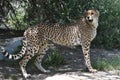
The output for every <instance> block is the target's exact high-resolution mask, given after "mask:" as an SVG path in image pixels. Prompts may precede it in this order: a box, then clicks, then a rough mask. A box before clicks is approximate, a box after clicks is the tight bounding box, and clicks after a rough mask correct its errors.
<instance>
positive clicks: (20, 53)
mask: <svg viewBox="0 0 120 80" xmlns="http://www.w3.org/2000/svg"><path fill="white" fill-rule="evenodd" d="M26 47H27V42H26V40H23V46H22V49H21V51H20V52H19V53H18V54H10V53H9V52H7V51H6V50H5V48H4V47H2V46H0V48H1V51H0V53H2V54H3V55H4V56H5V57H6V58H8V59H12V60H18V59H20V58H22V57H23V55H24V54H25V52H26Z"/></svg>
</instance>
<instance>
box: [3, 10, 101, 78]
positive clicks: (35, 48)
mask: <svg viewBox="0 0 120 80" xmlns="http://www.w3.org/2000/svg"><path fill="white" fill-rule="evenodd" d="M98 19H99V11H98V10H88V11H86V12H85V14H84V15H83V17H82V18H80V19H79V20H77V21H76V22H75V23H72V24H66V25H61V24H38V25H35V26H33V27H29V28H28V29H27V30H26V31H25V32H24V37H23V40H22V42H23V46H22V49H21V51H20V52H19V53H18V54H9V53H8V52H7V51H6V50H5V49H4V48H2V54H3V55H4V56H6V57H7V58H9V59H13V60H17V59H20V58H22V60H21V61H20V62H19V64H20V69H21V71H22V74H23V76H24V77H25V78H28V77H29V76H30V74H28V73H27V71H26V68H25V67H26V64H27V63H28V61H29V60H30V59H31V58H32V57H33V56H37V57H36V59H35V65H36V67H37V68H38V69H39V70H41V71H42V72H49V70H46V69H44V68H43V67H42V65H41V62H42V59H43V57H44V55H45V54H46V51H47V50H48V49H49V48H54V44H58V45H61V46H67V47H74V46H77V45H81V46H82V51H83V54H84V60H85V65H86V67H87V68H88V70H89V71H90V72H96V71H97V70H96V69H93V67H92V66H91V61H90V54H89V52H90V45H91V42H92V40H93V39H94V38H95V36H96V34H97V27H98Z"/></svg>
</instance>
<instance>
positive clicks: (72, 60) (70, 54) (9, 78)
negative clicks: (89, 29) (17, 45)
mask: <svg viewBox="0 0 120 80" xmlns="http://www.w3.org/2000/svg"><path fill="white" fill-rule="evenodd" d="M4 41H5V40H4ZM4 41H3V42H2V43H4ZM9 41H10V40H8V42H9ZM2 43H1V44H2ZM7 44H8V43H7ZM57 49H58V51H59V52H60V53H61V54H62V55H63V56H64V57H65V61H66V62H67V63H66V64H65V65H62V66H60V67H59V68H54V69H51V72H50V73H48V74H44V73H42V72H40V71H39V70H37V69H36V68H30V67H29V66H28V72H29V73H31V75H32V76H31V78H30V79H28V80H120V71H119V70H116V71H98V72H97V73H89V72H85V71H82V70H83V69H85V68H86V67H85V65H84V59H83V55H82V51H81V48H80V49H78V48H77V49H70V48H66V47H58V48H57ZM119 55H120V50H117V49H114V50H104V49H91V61H94V60H96V59H97V58H98V57H99V58H110V57H112V56H119ZM16 62H17V61H11V62H10V61H5V60H1V61H0V80H23V79H24V78H23V77H22V75H21V71H20V69H19V66H16V65H15V64H14V63H16Z"/></svg>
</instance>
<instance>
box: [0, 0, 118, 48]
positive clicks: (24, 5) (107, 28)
mask: <svg viewBox="0 0 120 80" xmlns="http://www.w3.org/2000/svg"><path fill="white" fill-rule="evenodd" d="M16 2H19V3H17V5H18V4H19V6H18V8H21V9H23V10H22V12H23V11H24V12H23V13H22V12H21V10H20V9H18V8H16V6H12V4H11V5H10V6H12V7H10V8H9V7H8V4H10V2H8V1H7V0H4V1H3V2H1V5H2V6H3V7H2V11H4V12H7V11H6V10H5V9H6V7H8V9H12V10H11V12H12V13H13V14H14V13H16V15H15V16H16V18H15V16H10V15H8V16H9V17H11V19H10V20H7V21H9V22H8V23H9V24H11V26H14V25H15V26H14V27H15V29H25V27H26V26H27V27H28V26H30V25H35V24H37V23H41V22H42V23H56V22H57V23H61V24H66V23H71V22H75V21H76V20H77V19H79V18H80V17H81V16H82V15H83V13H84V12H85V10H88V9H98V10H99V11H100V21H99V27H98V35H97V37H96V39H95V40H94V42H93V43H94V44H95V45H94V46H95V47H102V48H120V22H119V21H120V15H119V14H120V9H119V8H120V5H119V4H120V0H85V1H84V0H28V1H25V0H23V1H21V0H20V1H16ZM5 3H6V5H5ZM11 3H15V1H14V2H13V0H11ZM4 7H5V9H4ZM13 9H14V10H15V11H13ZM18 10H19V11H18ZM4 12H3V13H4ZM9 12H10V11H8V13H9ZM6 14H7V13H6ZM2 16H7V15H5V14H2ZM9 17H8V18H9ZM18 22H19V24H18ZM18 26H19V27H18Z"/></svg>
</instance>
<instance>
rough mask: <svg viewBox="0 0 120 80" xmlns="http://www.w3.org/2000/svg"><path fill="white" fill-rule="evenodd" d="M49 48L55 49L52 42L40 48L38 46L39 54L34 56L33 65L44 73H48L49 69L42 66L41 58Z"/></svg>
mask: <svg viewBox="0 0 120 80" xmlns="http://www.w3.org/2000/svg"><path fill="white" fill-rule="evenodd" d="M49 48H51V49H55V47H54V45H53V44H47V45H45V46H43V47H42V48H40V51H39V55H38V56H37V57H36V60H35V65H36V67H37V68H38V69H39V70H40V71H42V72H44V73H48V72H50V71H49V70H46V69H44V68H43V67H42V64H41V63H42V59H43V58H44V56H45V54H46V51H47V50H48V49H49Z"/></svg>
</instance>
